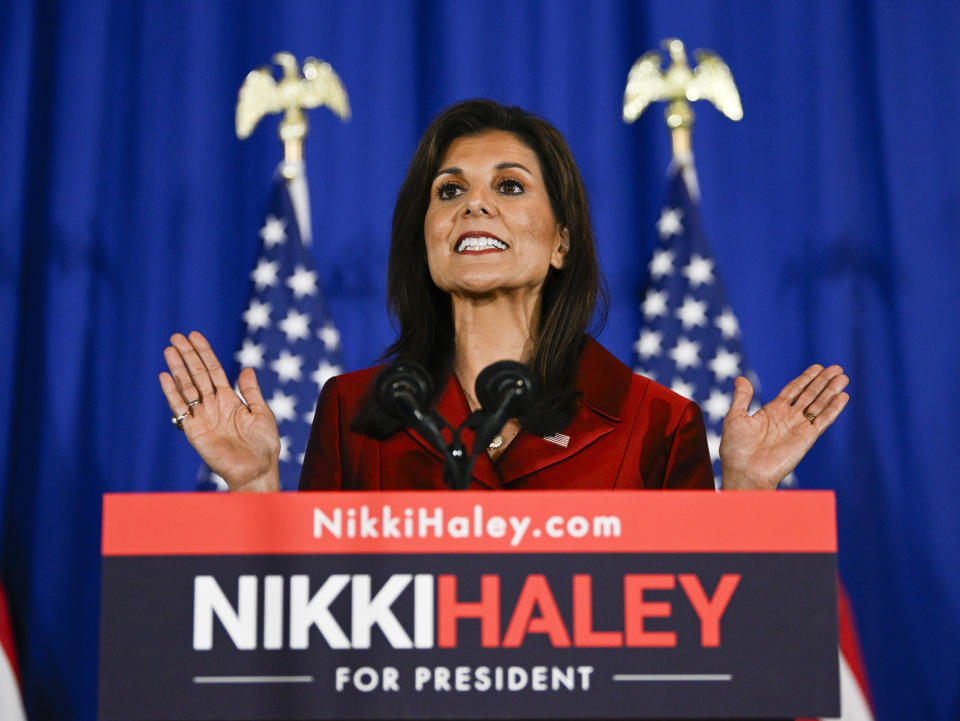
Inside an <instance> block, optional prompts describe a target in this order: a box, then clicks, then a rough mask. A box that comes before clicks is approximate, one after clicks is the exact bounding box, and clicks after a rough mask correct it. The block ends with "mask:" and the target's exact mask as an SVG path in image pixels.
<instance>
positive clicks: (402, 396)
mask: <svg viewBox="0 0 960 721" xmlns="http://www.w3.org/2000/svg"><path fill="white" fill-rule="evenodd" d="M374 393H375V395H376V399H377V401H378V402H379V403H380V406H381V407H382V408H383V409H384V410H385V411H386V412H387V413H389V414H390V415H392V416H393V417H394V418H398V419H399V420H401V421H403V422H404V423H406V424H407V425H409V426H411V427H412V428H414V429H416V430H417V431H418V432H419V433H420V435H422V436H423V437H424V438H425V439H426V440H427V441H428V442H429V443H430V445H432V446H433V447H434V448H436V449H437V450H438V451H440V452H441V453H444V454H445V453H446V450H447V442H446V441H445V440H444V438H443V433H441V432H440V428H439V426H438V425H437V422H436V420H435V419H434V417H433V416H432V415H431V414H430V413H429V412H428V411H426V410H425V409H426V408H428V407H429V405H430V401H431V399H432V398H433V383H432V382H431V380H430V376H429V374H428V373H427V372H426V371H425V370H424V369H423V368H422V367H421V366H419V365H417V364H416V363H413V362H411V361H397V362H395V363H391V364H390V365H389V366H387V367H386V368H384V369H383V370H382V371H380V375H378V376H377V380H376V383H375V385H374Z"/></svg>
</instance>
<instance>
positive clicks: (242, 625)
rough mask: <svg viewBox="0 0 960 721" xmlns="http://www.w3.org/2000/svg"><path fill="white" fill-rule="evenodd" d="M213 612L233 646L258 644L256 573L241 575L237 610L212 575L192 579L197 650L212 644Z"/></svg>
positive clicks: (203, 649)
mask: <svg viewBox="0 0 960 721" xmlns="http://www.w3.org/2000/svg"><path fill="white" fill-rule="evenodd" d="M214 614H215V615H216V616H217V618H218V619H220V623H221V624H223V628H224V630H225V631H226V632H227V635H228V636H230V640H231V641H233V645H234V646H236V647H237V648H239V649H241V650H251V649H254V648H256V647H257V577H256V576H240V578H239V579H238V581H237V608H236V610H234V608H233V606H231V605H230V601H228V600H227V597H226V596H225V595H224V593H223V590H222V589H221V588H220V585H219V584H218V583H217V581H216V579H215V578H214V577H213V576H196V577H195V578H194V579H193V648H194V649H195V650H197V651H209V650H210V649H211V648H213V617H214Z"/></svg>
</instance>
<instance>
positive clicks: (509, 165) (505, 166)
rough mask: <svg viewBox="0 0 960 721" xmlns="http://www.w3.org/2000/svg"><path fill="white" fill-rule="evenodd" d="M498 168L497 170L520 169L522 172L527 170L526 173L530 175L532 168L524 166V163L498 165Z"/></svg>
mask: <svg viewBox="0 0 960 721" xmlns="http://www.w3.org/2000/svg"><path fill="white" fill-rule="evenodd" d="M496 167H497V170H506V169H507V168H520V170H525V171H526V172H528V173H530V168H528V167H527V166H526V165H523V164H522V163H509V162H508V163H497V166H496ZM530 175H533V173H530Z"/></svg>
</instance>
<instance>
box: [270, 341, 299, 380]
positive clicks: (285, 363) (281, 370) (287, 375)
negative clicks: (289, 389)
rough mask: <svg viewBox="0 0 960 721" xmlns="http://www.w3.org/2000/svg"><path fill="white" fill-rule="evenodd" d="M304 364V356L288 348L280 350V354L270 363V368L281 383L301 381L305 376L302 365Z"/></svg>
mask: <svg viewBox="0 0 960 721" xmlns="http://www.w3.org/2000/svg"><path fill="white" fill-rule="evenodd" d="M302 365H303V356H299V355H293V354H292V353H290V351H288V350H287V349H286V348H284V349H283V350H281V351H280V356H279V357H278V358H277V359H276V360H275V361H273V362H271V363H270V368H271V369H272V370H273V372H274V373H276V374H277V377H278V378H279V379H280V382H281V383H289V382H290V381H299V380H300V379H301V378H302V377H303V372H302V371H301V370H300V366H302Z"/></svg>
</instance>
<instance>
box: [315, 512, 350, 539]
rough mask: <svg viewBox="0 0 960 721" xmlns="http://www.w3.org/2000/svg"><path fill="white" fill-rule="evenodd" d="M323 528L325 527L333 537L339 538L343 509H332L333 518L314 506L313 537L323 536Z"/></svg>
mask: <svg viewBox="0 0 960 721" xmlns="http://www.w3.org/2000/svg"><path fill="white" fill-rule="evenodd" d="M324 528H326V529H327V531H328V532H329V533H330V535H332V536H333V537H334V538H340V536H341V535H342V533H343V511H342V510H341V509H339V508H337V509H334V511H333V518H330V517H329V516H328V515H327V514H326V513H324V512H323V511H321V510H320V509H319V508H314V509H313V537H314V538H320V537H321V536H323V529H324Z"/></svg>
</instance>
